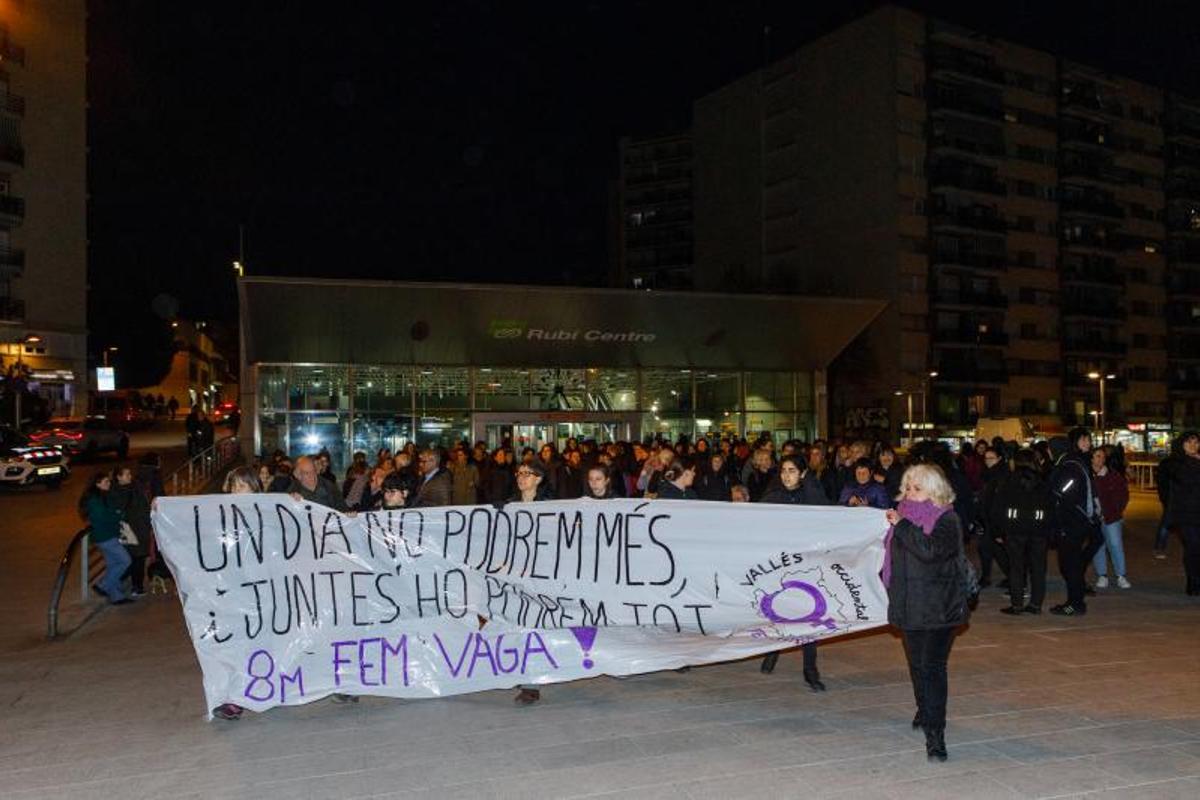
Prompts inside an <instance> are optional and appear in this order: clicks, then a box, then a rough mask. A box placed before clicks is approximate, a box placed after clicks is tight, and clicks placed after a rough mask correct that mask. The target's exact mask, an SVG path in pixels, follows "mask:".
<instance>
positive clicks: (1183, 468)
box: [1167, 455, 1200, 528]
mask: <svg viewBox="0 0 1200 800" xmlns="http://www.w3.org/2000/svg"><path fill="white" fill-rule="evenodd" d="M1167 497H1168V501H1167V524H1168V525H1179V526H1186V527H1189V528H1192V527H1197V526H1200V458H1192V457H1191V456H1187V455H1182V456H1179V457H1177V458H1176V459H1175V461H1174V463H1172V464H1171V488H1170V489H1169V491H1168V494H1167Z"/></svg>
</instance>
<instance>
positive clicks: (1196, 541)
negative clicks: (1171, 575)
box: [1179, 525, 1200, 585]
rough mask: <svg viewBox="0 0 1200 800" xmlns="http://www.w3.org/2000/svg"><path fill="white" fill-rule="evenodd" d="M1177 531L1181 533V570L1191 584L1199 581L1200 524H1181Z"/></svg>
mask: <svg viewBox="0 0 1200 800" xmlns="http://www.w3.org/2000/svg"><path fill="white" fill-rule="evenodd" d="M1179 532H1180V533H1181V534H1182V535H1183V571H1184V574H1186V575H1187V580H1188V585H1191V584H1192V583H1194V582H1198V581H1200V525H1182V526H1180V528H1179Z"/></svg>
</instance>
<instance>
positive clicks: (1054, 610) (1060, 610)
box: [1050, 603, 1087, 617]
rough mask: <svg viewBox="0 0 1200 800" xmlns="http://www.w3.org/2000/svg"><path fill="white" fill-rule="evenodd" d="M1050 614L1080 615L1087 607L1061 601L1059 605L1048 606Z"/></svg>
mask: <svg viewBox="0 0 1200 800" xmlns="http://www.w3.org/2000/svg"><path fill="white" fill-rule="evenodd" d="M1050 613H1051V614H1057V615H1058V616H1060V617H1081V616H1083V615H1084V614H1086V613H1087V607H1086V606H1082V607H1078V608H1077V607H1075V606H1073V605H1070V604H1069V603H1063V604H1062V605H1059V606H1051V607H1050Z"/></svg>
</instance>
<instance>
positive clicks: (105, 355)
mask: <svg viewBox="0 0 1200 800" xmlns="http://www.w3.org/2000/svg"><path fill="white" fill-rule="evenodd" d="M118 349H119V348H116V347H106V348H104V366H105V368H106V369H107V368H108V354H109V353H115V352H117V350H118ZM102 394H103V395H104V416H105V418H106V419H107V417H108V394H106V393H103V392H102Z"/></svg>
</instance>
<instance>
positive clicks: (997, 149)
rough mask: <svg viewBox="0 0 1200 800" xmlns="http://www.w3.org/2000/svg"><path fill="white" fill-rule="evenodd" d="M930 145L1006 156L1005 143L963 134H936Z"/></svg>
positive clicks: (931, 138) (989, 156)
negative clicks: (977, 138) (984, 140)
mask: <svg viewBox="0 0 1200 800" xmlns="http://www.w3.org/2000/svg"><path fill="white" fill-rule="evenodd" d="M929 143H930V145H931V146H932V147H933V148H934V149H935V150H937V149H947V150H954V151H956V152H960V153H968V154H970V155H973V156H982V157H984V158H997V159H999V158H1004V157H1005V155H1006V152H1005V150H1004V145H1003V144H996V143H994V142H980V141H976V140H975V139H965V138H963V137H961V136H954V135H952V134H949V133H939V134H934V135H933V136H931V137H930V140H929Z"/></svg>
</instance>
